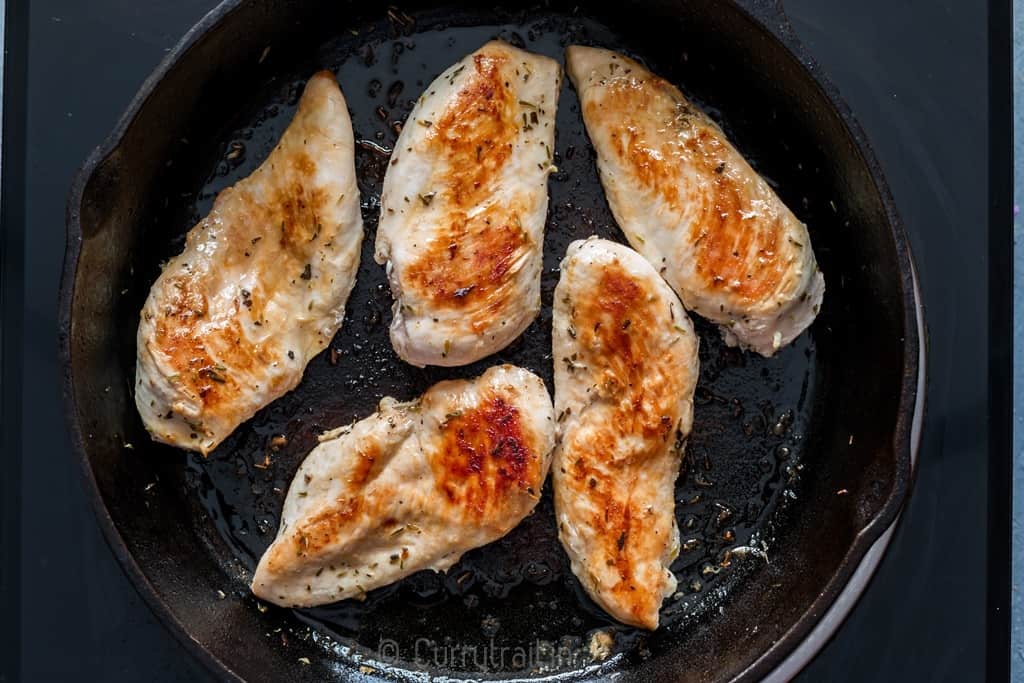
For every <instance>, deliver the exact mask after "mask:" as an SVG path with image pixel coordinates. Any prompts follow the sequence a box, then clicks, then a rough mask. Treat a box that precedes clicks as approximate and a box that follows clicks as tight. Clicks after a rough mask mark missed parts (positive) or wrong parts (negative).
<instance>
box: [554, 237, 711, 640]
mask: <svg viewBox="0 0 1024 683" xmlns="http://www.w3.org/2000/svg"><path fill="white" fill-rule="evenodd" d="M553 327H554V329H553V341H552V343H553V351H554V363H555V414H556V415H557V418H556V419H557V422H558V433H559V444H558V446H557V447H556V449H555V456H554V474H553V479H554V489H555V514H556V515H557V520H558V537H559V539H560V540H561V541H562V546H563V547H564V548H565V551H566V553H567V554H568V556H569V560H570V562H571V564H572V571H573V573H574V574H575V575H576V577H577V578H578V579H579V580H580V583H582V584H583V587H584V588H585V589H586V591H587V593H589V594H590V596H591V597H592V598H593V599H594V601H595V602H597V604H599V605H600V606H601V607H603V608H604V609H605V610H606V611H607V612H608V613H609V614H611V615H612V616H613V617H615V618H616V619H618V620H619V621H622V622H624V623H627V624H631V625H633V626H640V627H642V628H647V629H654V628H657V626H658V611H659V609H660V607H661V602H662V600H663V599H664V598H665V597H666V596H668V595H671V594H672V592H673V591H674V590H675V587H676V579H675V577H674V576H673V575H672V572H671V571H669V565H670V564H671V563H672V560H674V559H675V558H676V556H677V555H678V554H679V529H678V527H677V526H676V521H675V496H674V491H675V481H676V477H677V476H678V474H679V467H680V463H681V459H682V455H683V448H684V446H685V444H686V437H687V436H688V435H689V433H690V426H691V424H692V422H693V392H694V389H695V388H696V385H697V374H698V360H697V345H698V342H697V336H696V335H695V334H694V331H693V326H692V325H691V324H690V320H689V318H687V316H686V312H685V311H684V310H683V307H682V305H681V304H680V302H679V299H678V298H677V297H676V295H675V293H674V292H673V291H672V290H671V289H670V288H669V286H668V285H667V284H665V281H664V280H663V279H662V278H661V277H660V276H659V275H658V273H657V271H655V270H654V268H652V267H651V265H650V264H649V263H648V262H647V261H646V260H644V259H643V257H641V256H640V255H639V254H637V253H636V252H635V251H633V250H632V249H630V248H628V247H626V246H623V245H621V244H616V243H615V242H609V241H607V240H601V239H596V238H590V239H588V240H583V241H577V242H573V243H572V244H571V245H569V250H568V253H567V254H566V256H565V259H564V260H563V261H562V275H561V279H560V280H559V282H558V287H557V288H556V289H555V304H554V321H553Z"/></svg>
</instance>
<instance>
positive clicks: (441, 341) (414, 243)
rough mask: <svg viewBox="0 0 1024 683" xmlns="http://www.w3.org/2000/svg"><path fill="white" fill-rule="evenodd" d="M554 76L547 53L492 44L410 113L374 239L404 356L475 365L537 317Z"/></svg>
mask: <svg viewBox="0 0 1024 683" xmlns="http://www.w3.org/2000/svg"><path fill="white" fill-rule="evenodd" d="M560 83H561V69H560V67H559V65H558V63H557V62H555V61H554V60H552V59H549V58H547V57H542V56H540V55H535V54H531V53H529V52H524V51H523V50H518V49H516V48H514V47H512V46H510V45H507V44H505V43H502V42H498V41H495V42H491V43H487V44H486V45H484V46H483V47H481V48H480V49H479V50H477V51H476V52H474V53H473V54H471V55H469V56H467V57H466V58H465V59H463V60H462V61H460V62H458V63H457V64H455V65H454V66H452V67H451V68H449V69H448V70H447V71H445V72H444V73H442V74H441V75H440V76H439V77H438V78H437V80H435V81H434V82H433V83H431V84H430V86H429V87H428V88H427V90H426V92H424V93H423V95H422V96H421V97H420V99H419V101H418V102H417V103H416V106H415V107H414V108H413V110H412V112H410V114H409V118H408V119H407V120H406V122H405V126H404V127H403V128H402V132H401V134H400V135H399V137H398V141H397V142H396V143H395V151H394V153H393V154H392V156H391V163H390V165H389V166H388V170H387V175H386V176H385V178H384V189H383V193H382V194H381V214H380V226H379V227H378V229H377V242H376V259H377V262H378V263H382V264H385V267H386V269H387V273H388V278H389V280H390V282H391V290H392V294H393V295H394V297H395V306H394V318H393V320H392V323H391V342H392V344H393V345H394V347H395V351H397V352H398V355H399V356H401V357H402V358H403V359H404V360H405V361H407V362H409V363H411V364H413V365H418V366H424V365H444V366H455V365H465V364H467V363H471V362H473V361H476V360H479V359H481V358H483V357H484V356H487V355H490V354H492V353H494V352H496V351H499V350H501V349H502V348H504V347H505V346H507V345H508V344H509V343H510V342H511V341H512V340H513V339H515V338H516V337H517V336H519V334H520V333H521V332H522V331H523V330H525V329H526V327H527V326H528V325H529V324H530V323H531V322H532V321H533V319H534V318H535V317H536V316H537V313H538V311H539V310H540V271H541V258H542V255H543V254H542V250H543V242H544V221H545V218H546V215H547V206H548V175H549V174H550V173H551V171H552V170H554V166H553V165H552V154H553V152H552V150H553V148H554V143H555V108H556V106H557V104H558V92H559V88H560Z"/></svg>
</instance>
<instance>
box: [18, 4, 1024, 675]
mask: <svg viewBox="0 0 1024 683" xmlns="http://www.w3.org/2000/svg"><path fill="white" fill-rule="evenodd" d="M8 4H9V5H10V7H9V8H8V12H9V15H8V16H9V19H8V25H7V33H8V48H9V50H10V52H9V53H8V64H7V66H8V71H9V73H8V74H7V80H6V83H7V88H6V89H5V97H6V98H7V99H6V103H5V116H6V117H7V119H8V120H7V121H6V122H5V140H4V144H5V146H4V154H3V158H2V163H3V174H4V176H5V178H4V192H5V194H4V201H5V207H4V209H5V214H4V217H5V222H4V226H3V227H4V231H5V240H6V241H5V249H6V252H5V253H4V258H3V265H4V271H3V293H4V296H3V299H2V303H3V314H4V318H3V328H2V330H3V332H2V340H3V353H4V368H3V369H4V375H3V379H4V383H3V385H2V391H3V404H2V405H3V408H4V430H5V431H4V433H3V434H2V435H0V442H2V444H3V446H4V449H3V454H2V456H0V457H2V458H3V461H4V463H5V465H4V467H5V469H4V470H3V472H4V474H3V475H2V476H3V478H4V484H3V488H2V491H3V493H4V494H5V495H4V499H3V501H2V506H3V510H4V513H5V518H4V519H5V521H4V528H3V530H4V537H3V538H4V542H5V545H6V544H8V543H10V544H12V545H8V548H11V550H10V551H9V552H5V553H4V557H3V560H2V561H3V562H5V563H7V565H8V566H7V567H6V568H5V574H4V575H3V579H4V588H5V595H4V601H5V603H4V605H2V607H4V609H3V610H2V613H3V614H4V617H3V618H4V620H5V621H9V622H10V623H9V624H8V626H10V627H11V633H12V635H15V636H16V635H18V634H19V633H20V639H18V638H14V639H12V638H6V639H5V642H4V646H3V647H4V652H5V655H4V656H3V657H2V658H0V660H2V661H0V681H3V680H22V679H23V680H71V679H75V680H77V679H84V680H107V681H119V680H124V681H128V680H136V679H138V678H140V677H143V676H144V677H146V678H148V679H151V680H156V681H175V680H196V679H199V680H203V679H204V678H205V676H206V674H205V672H203V671H202V670H201V669H200V668H199V666H198V665H197V664H196V663H194V662H193V661H192V659H191V658H190V656H189V655H188V654H187V653H186V652H185V651H184V650H183V649H182V648H181V647H180V646H179V645H178V644H177V643H176V642H175V641H174V640H173V638H172V637H171V636H170V635H169V634H168V633H167V632H166V631H165V630H164V629H163V628H162V626H160V625H159V624H158V623H157V622H156V621H155V620H154V618H153V617H152V616H151V614H150V613H149V611H148V609H147V608H146V607H145V606H144V605H143V604H142V602H141V600H140V598H139V597H138V596H137V595H136V594H135V591H134V589H133V588H132V587H131V585H130V584H129V583H128V581H127V579H126V578H124V576H123V575H122V574H121V572H120V570H119V568H118V566H117V564H116V562H115V560H114V558H113V556H112V555H111V554H110V553H109V551H108V549H107V547H106V545H105V543H104V541H103V539H102V538H101V536H100V532H99V530H98V528H97V527H96V525H95V523H94V521H93V515H92V511H91V509H90V508H89V507H88V504H87V502H86V500H85V498H84V495H83V493H82V491H81V488H80V484H79V479H78V471H77V469H76V464H75V463H74V462H73V460H72V458H71V456H70V453H69V448H68V442H67V437H66V435H65V432H64V428H63V424H62V414H61V404H60V396H59V383H58V376H59V368H58V366H57V357H56V356H57V354H56V292H57V285H58V277H59V271H60V263H61V259H62V256H63V240H64V221H63V206H64V200H65V196H66V192H67V188H68V185H69V183H70V180H71V177H72V175H73V173H74V171H75V169H76V168H77V166H78V164H79V163H81V161H82V160H83V159H84V158H85V156H86V154H87V153H88V151H89V150H90V149H91V148H92V146H94V145H96V144H98V143H99V141H100V140H101V139H102V138H103V137H104V136H105V135H106V134H107V132H108V131H109V130H110V128H111V127H112V126H113V124H114V122H115V120H116V118H117V117H118V116H119V115H120V113H121V111H122V110H123V108H124V107H125V105H126V104H127V102H128V100H129V98H130V97H131V96H132V94H133V93H134V91H135V90H136V88H137V87H138V86H139V84H140V83H141V82H142V80H143V79H144V78H145V77H146V75H148V73H149V72H150V71H151V70H152V68H153V67H154V66H155V65H156V63H157V62H158V61H159V59H160V58H161V57H162V55H163V53H164V52H165V51H166V50H167V49H168V48H169V47H170V46H171V45H173V44H174V43H175V42H176V41H177V40H178V38H179V37H180V35H181V34H182V33H183V32H184V31H185V30H186V29H187V28H188V27H189V26H191V24H192V23H194V22H195V21H196V20H197V19H198V18H199V17H200V16H201V15H202V14H203V13H204V12H205V11H206V10H208V9H209V8H210V7H212V6H213V4H214V0H150V1H149V2H145V3H136V2H128V1H126V0H90V2H81V0H35V1H34V2H32V3H31V8H30V9H27V8H25V7H24V6H23V5H27V4H28V3H18V2H16V1H15V2H12V1H11V0H8ZM785 4H786V7H787V10H788V12H789V14H790V16H791V18H792V20H793V23H794V25H795V27H796V29H797V32H798V33H799V34H800V35H801V36H802V37H803V39H804V40H805V41H806V42H807V44H808V45H809V47H810V48H811V52H812V53H813V54H815V55H816V57H817V58H818V60H819V62H820V64H821V65H822V67H823V68H824V69H825V70H826V71H827V72H828V73H829V74H830V75H831V76H832V78H833V79H834V80H835V81H836V83H837V85H838V86H839V89H840V91H841V92H842V93H843V94H844V95H845V96H846V98H847V100H848V101H849V103H850V105H851V106H852V108H853V110H854V111H855V113H856V115H857V116H858V118H859V119H860V121H861V123H862V124H863V126H864V128H865V129H866V130H867V132H868V135H869V137H870V139H871V140H872V141H873V143H874V145H875V148H876V151H877V153H878V156H879V157H880V159H881V162H882V165H883V167H884V169H885V171H886V173H887V175H888V178H889V182H890V185H891V187H892V189H893V192H894V194H895V197H896V200H897V203H898V205H899V207H900V210H901V213H902V217H903V220H904V222H905V223H906V226H907V230H908V232H909V234H910V237H911V241H912V243H913V247H914V251H915V256H916V259H917V265H918V268H919V272H920V276H921V281H922V286H923V294H924V301H925V305H926V309H927V315H928V323H929V328H930V363H929V365H930V368H929V374H930V382H929V388H928V413H929V415H928V421H927V427H926V430H925V433H924V438H923V442H922V447H921V453H920V458H919V472H918V476H917V484H916V489H915V491H914V493H913V495H912V498H911V501H910V504H909V507H908V509H907V510H906V512H905V517H904V520H903V522H902V524H901V527H900V529H899V531H898V533H897V535H896V537H895V540H894V542H893V544H892V546H891V548H890V550H889V553H888V555H887V557H886V558H885V560H884V561H883V563H882V565H881V568H880V569H879V571H878V574H877V575H876V578H875V579H874V581H873V582H872V584H871V586H870V587H869V589H868V591H867V593H866V595H865V596H864V597H863V599H862V600H861V601H860V603H859V604H858V606H857V607H856V608H855V609H854V611H853V613H852V614H851V616H850V618H849V619H848V621H847V622H846V624H845V625H844V626H843V627H842V628H841V629H840V631H839V633H838V634H837V635H836V637H835V638H834V639H833V640H832V642H830V643H829V644H828V645H827V646H826V647H825V648H824V650H823V651H822V653H821V654H820V655H819V656H818V657H817V659H816V660H815V661H814V662H813V663H812V664H811V665H810V667H809V668H808V669H807V670H806V671H805V672H804V674H803V675H802V678H803V679H804V680H808V681H817V680H829V681H844V680H845V681H861V680H901V679H902V680H915V681H916V680H980V679H983V678H985V677H986V671H987V673H988V674H989V675H990V676H991V675H998V674H1000V673H1001V671H1002V669H1001V668H999V666H1001V660H998V661H995V662H994V663H993V662H992V661H990V659H989V657H988V651H989V649H990V648H992V647H993V643H1001V642H1002V641H1001V638H1002V637H1003V629H1004V628H1005V626H1004V624H1003V621H1002V620H1003V619H1004V616H1005V613H999V612H993V611H990V610H989V608H988V606H987V599H988V595H989V587H990V582H993V581H1001V580H1003V578H1004V576H1005V571H1006V570H1005V568H1001V567H1000V566H998V560H999V559H1000V558H1001V557H1002V555H999V550H1000V546H998V545H996V544H1000V543H1004V539H1003V537H1002V536H1001V535H1000V534H1002V533H1003V529H1002V528H1001V527H1000V528H998V529H996V528H993V529H992V530H990V529H989V523H988V522H989V519H988V516H989V507H990V505H992V504H994V503H996V502H999V501H1001V500H1002V499H1001V498H999V496H1002V495H1004V491H1003V490H1002V489H999V488H998V486H997V487H996V489H995V490H990V478H993V479H995V480H996V481H995V483H996V484H997V485H998V484H999V477H998V476H995V477H992V476H991V475H992V474H993V473H994V472H995V470H993V469H992V468H995V467H1002V465H1001V464H1000V463H999V462H998V461H997V458H999V457H1002V456H1003V455H1008V454H1004V453H1002V452H1001V451H1000V450H999V449H998V448H997V446H999V444H997V443H995V442H993V441H991V440H990V438H989V433H990V432H989V428H990V426H991V425H990V424H989V422H988V417H989V415H990V412H991V410H992V405H991V404H990V385H989V381H988V379H989V362H990V341H991V340H990V333H991V329H990V327H989V307H988V302H989V286H990V277H993V278H998V277H999V275H998V271H996V270H993V269H994V268H995V267H996V264H994V263H992V262H991V261H990V254H994V255H995V256H997V257H998V256H999V250H998V249H996V250H993V251H991V252H990V240H989V217H990V210H991V209H992V207H991V205H990V196H989V182H988V180H989V178H988V173H989V171H988V169H989V168H990V160H989V147H988V141H989V138H988V136H989V118H988V102H989V92H988V87H989V86H988V83H989V80H988V75H987V74H988V70H987V69H988V57H989V40H990V36H989V30H988V18H987V8H986V6H985V3H983V2H973V3H967V2H958V3H946V2H943V3H938V2H934V0H907V1H905V2H892V0H862V1H861V2H856V3H853V2H848V1H847V0H788V1H787V2H786V3H785ZM22 19H27V30H28V33H27V34H26V33H25V30H26V26H25V25H24V24H25V22H23V21H22ZM26 35H27V36H29V37H30V38H29V40H28V41H27V42H26ZM26 46H27V54H28V59H27V67H26V65H25V63H23V62H22V61H20V60H19V61H14V60H12V59H11V56H12V55H14V56H15V58H16V56H17V54H18V51H19V50H20V49H25V48H26ZM25 76H27V98H25V97H24V95H23V94H21V93H19V89H20V88H22V87H24V85H25V81H24V80H23V77H25ZM19 123H20V125H21V126H23V132H22V133H21V134H20V135H13V136H12V132H17V131H19V130H21V129H19V127H18V126H19ZM11 174H15V175H14V176H12V175H11ZM22 209H23V210H24V214H23V219H22V215H21V210H22ZM1005 210H1006V209H1005V208H1004V211H1005ZM1007 215H1008V214H1007ZM22 249H23V250H24V251H23V253H24V257H23V258H21V254H22ZM990 266H991V268H990ZM990 271H991V272H992V273H995V275H990ZM1006 278H1007V279H1006V287H1007V288H1009V286H1010V285H1009V273H1008V272H1007V273H1006ZM993 283H994V284H998V280H997V279H996V280H994V281H993ZM22 302H24V305H23V306H22ZM999 305H1003V302H1002V300H1000V302H999ZM992 340H995V336H993V338H992ZM15 355H17V356H18V358H14V360H12V358H13V357H14V356H15ZM22 355H23V357H24V364H23V366H22V364H21V362H20V357H21V356H22ZM19 414H20V417H19ZM19 482H20V484H21V486H20V495H18V494H17V491H18V489H19V487H18V483H19ZM1008 486H1009V482H1008V481H1006V482H1005V487H1004V488H1008ZM12 513H15V514H17V513H20V520H19V518H18V517H12V516H11V515H12ZM168 523H174V520H168ZM18 546H20V552H18V551H17V547H18ZM1007 557H1008V555H1007ZM993 558H995V559H996V560H997V562H996V563H995V564H992V561H993ZM1007 561H1008V560H1007ZM990 564H992V566H990ZM11 570H13V572H12V571H11ZM1001 572H1002V573H1001ZM19 586H20V588H19ZM258 646H259V644H258V643H253V647H258ZM8 650H12V651H11V652H9V653H8ZM987 666H988V667H989V668H986V667H987ZM19 672H20V673H19Z"/></svg>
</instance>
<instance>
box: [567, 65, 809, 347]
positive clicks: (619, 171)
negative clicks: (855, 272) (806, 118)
mask: <svg viewBox="0 0 1024 683" xmlns="http://www.w3.org/2000/svg"><path fill="white" fill-rule="evenodd" d="M566 64H567V67H566V68H567V70H568V72H569V77H570V78H571V79H572V82H573V84H574V85H575V87H576V91H577V93H578V94H579V97H580V102H581V107H582V111H583V120H584V122H585V123H586V126H587V132H588V133H589V135H590V139H591V142H593V144H594V147H595V149H596V150H597V164H598V171H599V172H600V175H601V183H602V184H603V185H604V189H605V193H606V194H607V197H608V204H609V205H610V207H611V210H612V213H613V214H614V215H615V219H616V220H617V221H618V223H619V226H620V227H621V228H622V231H623V232H624V233H625V234H626V238H627V239H628V240H629V243H630V244H631V245H633V247H634V248H635V249H636V250H637V251H639V252H640V253H641V254H643V255H644V256H645V257H646V258H647V260H648V261H650V262H651V263H652V264H653V265H654V267H655V268H656V269H657V270H658V272H659V273H661V274H662V275H663V276H664V277H665V279H666V280H668V282H669V284H670V285H672V287H673V289H675V290H676V292H677V293H678V294H679V296H680V297H681V298H682V300H683V303H684V304H685V305H686V307H687V308H688V309H689V310H691V311H695V312H696V313H699V314H700V315H702V316H704V317H705V318H708V319H709V320H712V321H714V322H716V323H718V324H719V325H720V326H721V329H722V333H723V336H724V337H725V339H726V341H728V342H729V343H730V344H734V345H735V344H738V345H740V346H742V347H745V348H749V349H753V350H754V351H757V352H758V353H760V354H762V355H764V356H771V355H772V354H774V353H775V352H776V351H777V350H778V349H779V348H780V347H782V346H785V345H786V344H789V343H790V342H791V341H792V340H793V339H794V338H796V337H797V335H799V334H800V333H801V332H802V331H803V330H804V329H806V328H807V327H808V326H809V325H810V324H811V322H813V320H814V317H815V316H816V315H817V314H818V308H819V307H820V306H821V299H822V296H823V295H824V292H825V281H824V278H823V277H822V274H821V273H820V272H819V270H818V266H817V263H816V261H815V259H814V251H813V250H812V249H811V240H810V237H809V236H808V234H807V228H806V226H805V225H804V224H803V223H801V222H800V221H799V220H797V218H796V217H795V216H794V215H793V213H792V212H791V211H790V210H789V209H788V208H786V206H785V204H783V203H782V201H781V200H780V199H779V198H778V197H777V196H776V195H775V193H774V192H773V191H772V189H771V188H770V187H769V186H768V183H766V182H765V181H764V179H763V178H761V177H760V176H759V175H758V174H757V173H756V172H755V171H754V170H753V169H752V168H751V167H750V164H748V163H747V162H746V160H745V159H744V158H743V157H742V156H741V155H740V153H739V152H737V151H736V149H735V148H734V147H733V146H732V145H731V144H729V141H728V140H727V139H726V138H725V134H724V133H723V132H722V130H721V129H720V128H719V127H718V126H717V125H715V123H714V122H713V121H712V120H711V119H709V118H708V117H707V116H706V115H705V114H704V113H703V112H701V111H700V110H699V109H697V108H696V107H694V106H693V105H692V104H690V103H689V102H688V101H687V100H686V98H685V97H683V95H682V93H681V92H679V89H678V88H676V87H675V86H673V85H672V84H670V83H668V82H667V81H665V80H663V79H661V78H659V77H658V76H656V75H654V74H652V73H651V72H650V71H648V70H647V69H645V68H644V67H642V66H641V65H640V64H638V63H636V62H634V61H633V60H631V59H628V58H626V57H623V56H622V55H619V54H616V53H615V52H611V51H610V50H602V49H598V48H591V47H580V46H572V47H570V48H568V50H566Z"/></svg>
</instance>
